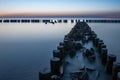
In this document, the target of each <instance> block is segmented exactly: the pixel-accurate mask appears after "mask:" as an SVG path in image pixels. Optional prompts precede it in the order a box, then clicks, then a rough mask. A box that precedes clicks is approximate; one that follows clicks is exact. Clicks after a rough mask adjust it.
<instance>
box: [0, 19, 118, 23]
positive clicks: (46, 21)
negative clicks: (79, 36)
mask: <svg viewBox="0 0 120 80" xmlns="http://www.w3.org/2000/svg"><path fill="white" fill-rule="evenodd" d="M68 21H70V22H71V23H77V22H87V23H120V20H119V19H116V20H110V19H109V20H87V19H86V20H85V19H71V20H70V19H56V20H53V19H44V20H42V19H0V23H45V24H47V23H52V24H55V23H68Z"/></svg>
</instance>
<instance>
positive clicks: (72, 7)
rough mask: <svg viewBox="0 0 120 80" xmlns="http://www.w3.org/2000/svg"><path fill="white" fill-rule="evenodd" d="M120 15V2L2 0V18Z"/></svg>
mask: <svg viewBox="0 0 120 80" xmlns="http://www.w3.org/2000/svg"><path fill="white" fill-rule="evenodd" d="M103 13H104V14H113V15H114V16H115V15H116V13H117V15H118V14H119V13H120V0H0V16H6V15H27V16H30V15H40V16H47V15H90V14H96V15H97V14H103Z"/></svg>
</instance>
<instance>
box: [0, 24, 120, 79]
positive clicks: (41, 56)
mask: <svg viewBox="0 0 120 80" xmlns="http://www.w3.org/2000/svg"><path fill="white" fill-rule="evenodd" d="M89 25H90V26H91V28H92V30H94V31H95V32H96V33H97V34H98V37H100V38H101V39H103V40H104V42H105V44H106V45H107V47H108V49H109V53H112V54H115V55H117V58H119V57H120V54H119V52H120V51H119V50H120V49H119V45H120V42H119V41H120V24H115V23H89ZM73 26H74V24H71V23H67V24H64V23H62V24H55V25H53V24H43V23H36V24H32V23H26V24H23V23H21V24H18V23H13V24H10V23H8V24H5V23H1V24H0V80H38V72H39V71H40V70H41V69H43V68H49V60H50V58H51V57H52V51H53V49H56V47H57V45H58V44H59V42H61V41H63V38H64V35H65V34H67V33H68V32H69V31H70V30H71V28H72V27H73ZM118 60H120V59H118Z"/></svg>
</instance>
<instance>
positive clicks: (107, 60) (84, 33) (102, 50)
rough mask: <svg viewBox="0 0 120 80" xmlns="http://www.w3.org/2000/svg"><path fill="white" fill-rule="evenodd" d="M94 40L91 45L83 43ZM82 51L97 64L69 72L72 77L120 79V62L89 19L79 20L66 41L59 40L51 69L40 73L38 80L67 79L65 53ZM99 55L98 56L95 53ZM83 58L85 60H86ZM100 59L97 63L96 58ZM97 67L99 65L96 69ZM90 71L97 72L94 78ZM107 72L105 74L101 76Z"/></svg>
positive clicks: (81, 79)
mask: <svg viewBox="0 0 120 80" xmlns="http://www.w3.org/2000/svg"><path fill="white" fill-rule="evenodd" d="M89 42H92V44H93V46H91V48H89V49H88V48H86V47H84V45H85V44H86V43H87V44H88V43H89ZM78 50H81V53H79V54H81V55H82V56H83V57H84V58H86V59H88V61H89V62H92V63H96V64H97V66H101V67H99V68H97V66H96V65H95V64H92V65H93V66H94V67H91V66H86V65H83V66H82V67H81V68H80V69H79V70H78V71H72V72H70V73H69V75H70V78H71V80H97V79H98V78H99V80H107V79H109V80H119V79H120V63H118V62H116V59H117V58H116V56H115V55H114V54H110V53H108V49H107V46H106V45H105V43H104V42H103V40H101V39H100V38H98V37H97V34H96V33H95V32H94V31H92V30H91V28H90V27H89V25H88V24H87V23H86V22H77V23H76V25H75V26H74V27H73V28H72V29H71V31H70V32H69V33H68V34H67V35H65V37H64V40H63V41H62V42H60V43H59V46H58V47H57V49H56V50H53V58H51V60H50V69H44V70H42V71H40V72H39V80H64V78H63V76H64V74H65V73H64V71H65V69H66V64H68V62H66V56H67V55H69V56H70V57H71V58H73V57H74V56H75V55H76V52H77V51H78ZM96 55H99V57H98V56H96ZM84 58H83V61H84ZM97 59H99V61H98V62H97V61H96V60H97ZM95 67H96V68H95ZM88 70H90V71H95V72H96V74H95V77H92V79H91V78H90V77H91V73H90V74H89V73H88ZM102 74H104V75H102Z"/></svg>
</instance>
